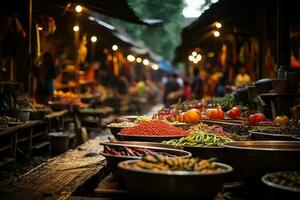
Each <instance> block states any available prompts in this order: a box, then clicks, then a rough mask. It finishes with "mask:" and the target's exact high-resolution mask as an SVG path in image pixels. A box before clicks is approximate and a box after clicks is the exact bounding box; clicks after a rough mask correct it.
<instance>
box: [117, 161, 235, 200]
mask: <svg viewBox="0 0 300 200" xmlns="http://www.w3.org/2000/svg"><path fill="white" fill-rule="evenodd" d="M118 166H119V168H120V169H121V170H122V171H123V175H124V183H125V187H126V188H127V189H128V191H129V193H130V194H132V195H136V196H147V197H153V199H154V198H157V197H163V198H165V199H168V198H169V199H194V198H198V199H213V198H214V197H215V196H216V194H217V193H218V191H219V190H220V189H221V187H222V185H223V183H224V182H225V178H226V176H227V175H228V174H230V173H231V172H232V171H233V168H232V167H231V166H229V165H226V164H222V163H218V162H214V160H213V159H211V160H203V159H199V158H168V157H165V156H145V157H143V159H142V160H130V161H123V162H121V163H119V165H118Z"/></svg>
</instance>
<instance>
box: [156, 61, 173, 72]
mask: <svg viewBox="0 0 300 200" xmlns="http://www.w3.org/2000/svg"><path fill="white" fill-rule="evenodd" d="M158 65H159V69H160V70H162V71H165V72H169V73H172V72H174V71H175V67H174V66H173V65H171V63H170V62H169V61H167V60H164V59H162V60H161V61H160V62H159V63H158Z"/></svg>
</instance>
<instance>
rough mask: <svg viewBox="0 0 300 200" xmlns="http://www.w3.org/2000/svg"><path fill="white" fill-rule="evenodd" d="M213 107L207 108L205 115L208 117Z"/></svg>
mask: <svg viewBox="0 0 300 200" xmlns="http://www.w3.org/2000/svg"><path fill="white" fill-rule="evenodd" d="M214 109H215V108H207V109H206V111H205V115H206V116H207V117H208V118H210V113H211V112H212V111H213V110H214Z"/></svg>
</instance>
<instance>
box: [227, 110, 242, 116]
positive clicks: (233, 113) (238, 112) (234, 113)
mask: <svg viewBox="0 0 300 200" xmlns="http://www.w3.org/2000/svg"><path fill="white" fill-rule="evenodd" d="M241 114H242V113H241V109H240V108H239V107H233V108H231V109H230V110H229V111H228V112H227V115H228V116H229V117H230V118H232V119H235V118H238V117H240V116H241Z"/></svg>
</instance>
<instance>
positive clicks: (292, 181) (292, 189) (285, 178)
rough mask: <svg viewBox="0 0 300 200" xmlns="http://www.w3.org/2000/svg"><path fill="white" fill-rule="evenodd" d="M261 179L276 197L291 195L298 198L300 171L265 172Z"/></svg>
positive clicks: (299, 195) (299, 196)
mask: <svg viewBox="0 0 300 200" xmlns="http://www.w3.org/2000/svg"><path fill="white" fill-rule="evenodd" d="M261 181H262V182H263V183H264V184H265V185H266V187H268V189H269V192H270V193H271V194H273V195H274V197H275V195H276V197H277V198H278V197H279V196H280V197H284V198H285V199H287V197H293V198H290V199H300V171H282V172H273V173H267V174H265V175H264V176H263V177H262V178H261Z"/></svg>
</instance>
